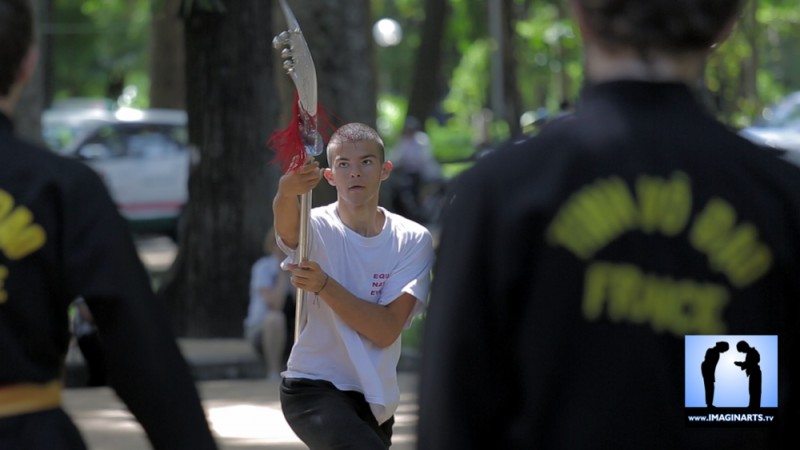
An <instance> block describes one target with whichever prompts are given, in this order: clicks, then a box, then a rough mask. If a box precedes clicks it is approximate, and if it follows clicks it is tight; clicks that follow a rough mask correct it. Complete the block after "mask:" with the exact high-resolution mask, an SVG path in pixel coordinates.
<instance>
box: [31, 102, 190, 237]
mask: <svg viewBox="0 0 800 450" xmlns="http://www.w3.org/2000/svg"><path fill="white" fill-rule="evenodd" d="M186 123H187V117H186V113H185V112H184V111H177V110H155V109H153V110H138V109H131V108H120V109H118V110H117V111H115V112H114V113H113V114H112V117H110V118H109V117H94V118H92V119H91V120H87V121H84V122H82V123H81V127H80V128H81V129H80V131H79V132H78V133H77V136H76V137H75V138H74V139H73V140H72V142H71V143H70V144H68V145H67V146H65V147H64V148H63V149H62V150H61V151H60V153H62V154H64V155H66V156H72V157H76V158H79V159H81V160H83V161H85V162H86V163H87V164H88V165H89V166H91V167H92V168H93V169H94V170H95V171H97V173H98V174H100V177H101V178H102V179H103V181H104V182H105V183H106V185H107V186H108V189H109V192H110V193H111V196H112V198H113V199H114V201H115V202H116V204H117V207H118V208H119V210H120V212H121V213H122V215H123V216H124V217H125V218H126V219H128V221H129V222H130V223H131V225H132V228H133V229H134V230H136V231H159V232H168V233H170V234H171V235H173V236H175V235H176V232H177V231H176V230H177V223H178V219H179V217H180V214H181V211H182V209H183V207H184V205H185V204H186V201H187V198H188V186H187V184H188V179H189V168H190V167H189V166H190V163H191V158H192V156H191V153H192V151H191V149H190V148H189V146H188V145H187V141H188V136H187V128H186ZM45 129H46V127H45ZM46 133H47V132H45V134H46Z"/></svg>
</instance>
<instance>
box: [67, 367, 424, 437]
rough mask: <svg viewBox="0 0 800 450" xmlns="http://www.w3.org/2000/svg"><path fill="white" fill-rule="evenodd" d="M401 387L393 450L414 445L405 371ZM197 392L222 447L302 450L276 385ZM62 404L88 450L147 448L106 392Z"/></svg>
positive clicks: (229, 383)
mask: <svg viewBox="0 0 800 450" xmlns="http://www.w3.org/2000/svg"><path fill="white" fill-rule="evenodd" d="M399 382H400V393H401V394H400V407H399V408H398V410H397V413H396V414H395V426H394V436H393V438H392V442H393V445H392V448H393V449H402V450H406V449H409V450H410V449H413V448H414V444H415V442H416V436H415V434H414V433H415V428H416V424H417V394H416V385H417V376H416V374H413V373H408V372H403V373H400V374H399ZM198 387H199V389H200V395H201V396H202V398H203V405H204V407H205V410H206V416H207V417H208V421H209V424H210V425H211V428H212V430H213V432H214V435H215V436H216V438H217V442H218V444H219V445H220V448H222V449H243V448H252V449H255V448H269V449H303V448H306V447H305V445H303V444H302V443H301V442H300V440H299V439H297V437H296V436H295V435H294V433H293V432H292V430H291V429H290V428H289V425H287V424H286V421H285V420H284V419H283V414H282V413H281V409H280V404H279V401H278V382H277V381H266V380H223V381H206V382H202V383H199V384H198ZM64 405H65V409H66V410H67V412H68V413H69V414H70V415H71V416H72V418H73V420H75V422H76V424H77V425H78V428H79V429H80V430H81V433H82V434H83V437H84V439H85V440H86V442H87V444H88V446H89V448H90V449H93V450H106V449H108V450H130V449H149V448H150V445H149V444H148V443H147V440H146V438H145V435H144V431H143V430H142V428H141V427H140V426H139V424H138V423H137V422H136V421H135V420H134V419H133V416H131V415H130V413H128V411H127V409H125V407H124V405H123V404H122V403H121V402H120V401H119V399H118V398H117V397H116V395H114V393H113V392H112V391H111V390H110V389H108V388H91V389H90V388H82V389H67V390H66V391H65V394H64Z"/></svg>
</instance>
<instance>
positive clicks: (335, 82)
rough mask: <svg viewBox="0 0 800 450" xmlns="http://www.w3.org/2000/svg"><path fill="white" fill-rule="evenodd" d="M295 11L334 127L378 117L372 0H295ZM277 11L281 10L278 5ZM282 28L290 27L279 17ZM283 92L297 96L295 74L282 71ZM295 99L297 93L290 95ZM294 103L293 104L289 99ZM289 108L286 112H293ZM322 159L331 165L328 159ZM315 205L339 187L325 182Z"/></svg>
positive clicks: (326, 200) (369, 122)
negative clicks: (294, 82)
mask: <svg viewBox="0 0 800 450" xmlns="http://www.w3.org/2000/svg"><path fill="white" fill-rule="evenodd" d="M290 3H291V7H292V10H293V11H294V13H295V16H296V17H297V21H298V22H299V23H300V28H301V29H302V30H303V35H304V36H305V38H306V41H307V42H308V47H309V49H310V51H311V56H312V58H313V59H314V65H315V66H316V68H317V83H318V85H319V101H320V102H321V103H322V105H323V106H324V107H325V108H326V109H327V111H328V112H329V113H330V115H331V119H332V121H333V122H334V125H336V126H341V125H343V124H345V123H349V122H362V123H365V124H367V125H369V126H371V127H375V122H376V120H377V107H376V105H377V97H376V89H377V86H376V83H377V81H376V80H377V77H376V71H375V61H374V59H375V58H374V51H373V42H372V29H371V19H372V15H371V9H370V2H369V0H294V1H292V2H290ZM276 11H277V8H276ZM275 23H276V24H279V25H277V28H276V30H277V31H281V30H285V29H286V22H285V21H284V20H283V18H282V17H281V18H279V19H278V20H277V21H276V22H275ZM280 79H281V84H282V85H283V88H282V92H287V93H289V94H287V95H286V96H287V97H288V96H289V95H293V94H291V93H293V92H294V88H293V87H292V86H291V82H290V80H289V77H288V76H286V75H285V74H281V75H280ZM289 98H292V97H289ZM286 104H287V105H288V103H286ZM288 111H289V107H288V106H287V107H286V110H285V111H284V112H288ZM319 159H320V161H321V162H322V163H323V164H325V157H324V156H321V157H320V158H319ZM313 200H314V205H315V206H318V205H324V204H328V203H331V202H333V201H335V200H336V191H335V190H334V189H333V188H332V187H331V186H330V185H329V184H328V183H327V182H325V181H324V180H323V181H322V182H321V183H320V184H319V185H318V187H317V188H316V189H315V190H314V196H313Z"/></svg>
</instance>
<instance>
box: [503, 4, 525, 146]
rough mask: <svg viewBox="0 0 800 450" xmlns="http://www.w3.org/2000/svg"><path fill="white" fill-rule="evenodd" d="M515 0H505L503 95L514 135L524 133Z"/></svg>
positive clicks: (506, 115)
mask: <svg viewBox="0 0 800 450" xmlns="http://www.w3.org/2000/svg"><path fill="white" fill-rule="evenodd" d="M513 8H514V0H503V14H502V16H503V45H502V46H501V48H502V49H503V96H504V97H505V119H506V122H508V131H509V133H510V134H511V136H512V137H517V136H520V135H521V134H522V125H520V123H519V118H520V117H521V116H522V104H521V100H520V94H519V86H517V59H516V58H515V56H514V52H515V49H516V45H515V39H514V36H515V32H514V14H513Z"/></svg>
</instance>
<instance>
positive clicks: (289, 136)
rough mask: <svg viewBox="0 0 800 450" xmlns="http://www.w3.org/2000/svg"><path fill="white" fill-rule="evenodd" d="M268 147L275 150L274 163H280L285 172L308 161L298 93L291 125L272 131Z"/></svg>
mask: <svg viewBox="0 0 800 450" xmlns="http://www.w3.org/2000/svg"><path fill="white" fill-rule="evenodd" d="M267 147H269V148H271V149H273V150H274V151H275V157H274V158H273V159H272V163H273V164H280V166H281V171H282V172H283V173H286V172H288V171H290V170H295V169H297V168H298V167H301V166H302V165H303V164H304V163H305V162H306V151H305V148H304V147H303V138H302V136H300V102H299V101H298V100H297V94H295V99H294V104H293V105H292V118H291V120H290V121H289V125H287V126H286V128H284V129H282V130H278V131H275V132H274V133H272V134H271V135H270V137H269V140H268V141H267Z"/></svg>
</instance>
